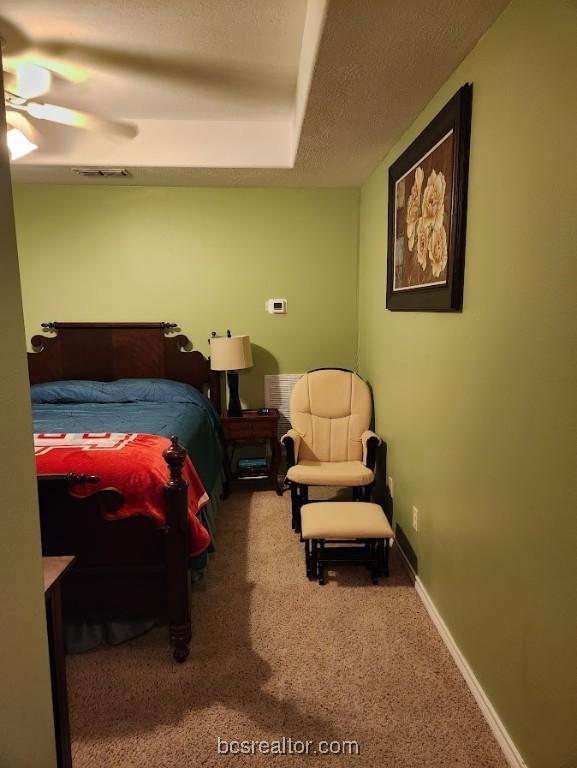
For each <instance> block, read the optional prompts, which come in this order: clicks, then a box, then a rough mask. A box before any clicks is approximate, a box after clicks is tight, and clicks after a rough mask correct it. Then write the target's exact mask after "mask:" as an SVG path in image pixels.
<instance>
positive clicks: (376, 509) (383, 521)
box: [301, 501, 394, 540]
mask: <svg viewBox="0 0 577 768" xmlns="http://www.w3.org/2000/svg"><path fill="white" fill-rule="evenodd" d="M301 523H302V537H303V539H329V540H330V539H345V540H346V539H392V538H393V537H394V534H393V529H392V528H391V526H390V525H389V521H388V520H387V518H386V516H385V513H384V512H383V510H382V508H381V507H380V506H379V505H378V504H371V503H369V502H366V501H317V502H315V503H313V504H304V505H303V507H302V508H301Z"/></svg>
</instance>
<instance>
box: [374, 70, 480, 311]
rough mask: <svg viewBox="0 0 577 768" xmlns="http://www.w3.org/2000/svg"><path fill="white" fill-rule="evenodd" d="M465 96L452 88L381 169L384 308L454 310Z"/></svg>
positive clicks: (463, 200)
mask: <svg viewBox="0 0 577 768" xmlns="http://www.w3.org/2000/svg"><path fill="white" fill-rule="evenodd" d="M472 93H473V91H472V87H471V85H470V84H467V85H464V86H463V87H462V88H460V89H459V91H457V93H456V94H455V95H454V96H453V98H452V99H451V100H450V101H449V102H448V103H447V104H446V105H445V106H444V107H443V109H442V110H441V111H440V112H439V113H438V114H437V115H436V116H435V117H434V118H433V120H431V122H430V123H429V125H428V126H427V127H426V128H425V129H424V130H423V131H422V132H421V133H420V134H419V135H418V136H417V138H416V139H415V140H414V141H413V143H412V144H410V145H409V146H408V147H407V149H406V150H405V151H404V152H403V153H402V154H401V155H400V157H399V158H398V159H397V160H396V161H395V162H394V163H393V164H392V165H391V166H390V168H389V209H388V214H389V215H388V253H387V309H389V310H393V311H405V312H406V311H409V312H415V311H416V312H459V311H461V310H462V307H463V277H464V267H465V234H466V219H467V186H468V170H469V145H470V137H471V107H472Z"/></svg>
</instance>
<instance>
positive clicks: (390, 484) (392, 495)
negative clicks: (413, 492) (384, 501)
mask: <svg viewBox="0 0 577 768" xmlns="http://www.w3.org/2000/svg"><path fill="white" fill-rule="evenodd" d="M389 494H390V496H391V499H394V498H395V493H394V491H393V478H392V477H391V476H390V475H389Z"/></svg>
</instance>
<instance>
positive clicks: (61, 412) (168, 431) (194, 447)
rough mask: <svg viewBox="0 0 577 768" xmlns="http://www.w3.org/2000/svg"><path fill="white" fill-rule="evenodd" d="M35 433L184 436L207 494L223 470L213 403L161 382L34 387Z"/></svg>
mask: <svg viewBox="0 0 577 768" xmlns="http://www.w3.org/2000/svg"><path fill="white" fill-rule="evenodd" d="M32 414H33V419H34V432H52V433H54V432H140V433H146V434H150V435H162V436H164V437H171V436H172V435H178V438H179V440H180V442H181V444H182V445H183V446H184V447H185V448H186V450H187V451H188V454H189V456H190V458H191V461H192V463H193V464H194V467H195V469H196V471H197V472H198V475H199V477H200V479H201V480H202V483H203V485H204V487H205V489H206V490H208V491H210V490H211V489H212V488H213V487H214V485H215V483H216V481H217V479H218V478H219V475H220V471H221V467H222V456H223V447H222V446H223V441H222V435H221V426H220V421H219V419H218V416H217V414H216V412H215V410H214V408H213V406H212V404H211V403H210V401H209V400H208V399H207V398H206V397H204V395H201V394H200V393H199V392H198V391H197V390H195V389H194V388H193V387H189V386H187V385H186V384H180V383H178V382H168V381H159V380H128V379H125V380H120V381H118V382H84V381H82V382H51V383H50V384H37V385H35V386H33V387H32Z"/></svg>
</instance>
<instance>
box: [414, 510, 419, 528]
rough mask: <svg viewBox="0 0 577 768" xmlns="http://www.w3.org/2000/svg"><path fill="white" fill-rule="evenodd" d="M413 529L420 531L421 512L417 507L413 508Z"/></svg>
mask: <svg viewBox="0 0 577 768" xmlns="http://www.w3.org/2000/svg"><path fill="white" fill-rule="evenodd" d="M413 528H414V529H415V531H418V530H419V510H418V509H417V508H416V507H413Z"/></svg>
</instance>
